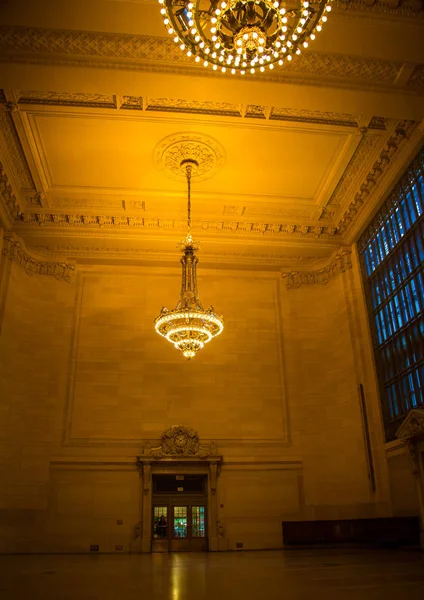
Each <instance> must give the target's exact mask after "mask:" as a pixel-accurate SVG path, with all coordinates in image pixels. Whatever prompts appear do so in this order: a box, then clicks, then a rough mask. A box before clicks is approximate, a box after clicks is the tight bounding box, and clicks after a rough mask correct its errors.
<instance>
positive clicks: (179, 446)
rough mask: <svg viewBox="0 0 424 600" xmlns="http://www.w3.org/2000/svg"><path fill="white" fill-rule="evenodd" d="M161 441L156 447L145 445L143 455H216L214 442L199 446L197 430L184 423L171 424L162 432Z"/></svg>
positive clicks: (156, 456) (158, 456) (157, 456)
mask: <svg viewBox="0 0 424 600" xmlns="http://www.w3.org/2000/svg"><path fill="white" fill-rule="evenodd" d="M161 442H162V443H161V445H160V446H158V447H156V448H151V447H150V446H146V447H145V448H144V456H146V455H150V456H152V457H153V458H156V459H158V458H164V457H167V456H172V457H177V456H188V457H193V456H196V457H198V458H207V457H209V456H216V455H217V448H216V444H215V442H212V443H211V444H210V446H209V447H206V446H201V445H200V442H199V434H198V433H197V431H194V429H189V428H188V427H185V426H184V425H173V426H172V427H169V428H168V429H166V430H165V431H164V432H163V434H162V438H161Z"/></svg>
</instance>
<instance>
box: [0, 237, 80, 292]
mask: <svg viewBox="0 0 424 600" xmlns="http://www.w3.org/2000/svg"><path fill="white" fill-rule="evenodd" d="M2 253H3V255H4V256H7V257H8V258H9V259H10V260H12V261H14V262H16V263H17V264H18V265H19V266H20V267H21V268H22V269H23V270H24V271H25V273H26V274H27V275H50V276H51V277H54V278H55V279H57V280H58V281H66V282H67V283H69V282H70V281H71V273H72V271H74V270H75V266H74V265H70V264H68V263H58V262H52V261H41V260H37V259H35V258H32V257H31V256H29V254H27V252H26V251H25V249H24V247H23V246H22V245H21V244H20V243H19V242H18V241H17V240H15V239H14V238H13V237H5V238H3V252H2Z"/></svg>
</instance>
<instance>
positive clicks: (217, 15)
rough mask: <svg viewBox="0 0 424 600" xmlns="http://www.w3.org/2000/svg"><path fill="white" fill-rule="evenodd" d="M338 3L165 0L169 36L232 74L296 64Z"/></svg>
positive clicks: (320, 0) (197, 57) (163, 8)
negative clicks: (286, 63)
mask: <svg viewBox="0 0 424 600" xmlns="http://www.w3.org/2000/svg"><path fill="white" fill-rule="evenodd" d="M331 2H332V0H310V1H308V0H281V1H279V0H223V1H221V0H159V4H160V5H161V14H162V16H163V22H164V24H165V27H166V29H167V30H168V33H169V34H170V35H172V36H173V37H174V42H175V43H176V44H179V46H180V48H181V50H182V51H184V52H186V54H187V56H193V57H194V60H195V61H196V62H202V63H203V66H204V67H208V66H209V65H210V66H212V68H213V69H214V70H215V71H216V70H217V69H218V68H219V69H220V70H221V71H222V72H223V73H225V72H226V71H228V72H229V73H231V74H232V75H235V74H236V73H240V74H241V75H244V74H245V73H246V72H248V73H251V74H254V73H256V72H257V71H260V72H263V71H265V69H266V68H269V69H273V68H274V66H275V64H278V65H280V66H281V65H283V64H284V62H285V61H291V60H292V58H293V55H295V54H300V53H301V50H302V48H307V47H308V43H309V40H314V39H315V35H316V33H317V32H319V31H321V29H322V26H323V25H324V23H325V22H326V21H327V13H329V12H330V11H331Z"/></svg>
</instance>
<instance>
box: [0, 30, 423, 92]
mask: <svg viewBox="0 0 424 600" xmlns="http://www.w3.org/2000/svg"><path fill="white" fill-rule="evenodd" d="M0 61H4V62H30V63H34V62H35V63H36V62H39V63H47V64H70V65H71V64H72V65H80V66H83V67H106V68H110V67H112V68H120V69H141V70H152V71H157V70H159V71H160V70H163V69H165V70H172V71H178V72H180V73H187V74H197V75H200V76H213V77H217V76H218V77H219V75H217V74H216V73H213V72H212V71H210V72H209V73H205V71H206V70H205V69H203V68H202V67H198V66H197V65H195V63H193V62H192V61H191V60H190V59H189V58H187V57H186V56H185V55H184V54H183V53H181V51H180V50H179V48H178V47H177V46H176V45H175V44H174V42H173V40H172V39H171V38H170V37H169V38H158V37H150V36H143V35H141V36H137V35H130V34H115V33H95V32H88V31H64V30H56V29H41V28H28V27H10V26H5V27H2V28H0ZM401 67H402V62H401V61H392V60H384V59H377V58H364V57H361V56H350V55H341V54H330V53H328V54H321V53H318V52H313V51H309V52H307V53H304V54H301V55H300V56H298V57H296V59H295V60H293V61H292V62H291V63H288V64H287V65H285V66H284V67H283V68H281V69H280V70H278V72H275V73H273V74H272V75H266V76H261V81H287V78H292V79H293V80H299V81H305V82H306V81H308V82H312V83H314V84H315V85H325V84H326V82H327V83H328V82H329V81H332V82H334V83H336V81H338V82H339V83H340V82H342V84H345V83H348V84H349V85H353V86H354V87H355V86H356V87H358V86H359V87H361V86H362V85H364V84H365V85H370V84H373V85H376V86H386V87H387V86H388V87H392V86H393V84H394V81H395V79H396V76H397V74H398V73H399V70H400V69H401ZM415 87H416V86H415ZM111 102H113V100H111Z"/></svg>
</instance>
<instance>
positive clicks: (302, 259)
mask: <svg viewBox="0 0 424 600" xmlns="http://www.w3.org/2000/svg"><path fill="white" fill-rule="evenodd" d="M27 247H28V250H29V251H32V252H35V253H36V254H40V255H44V256H46V257H51V256H55V257H58V256H65V257H71V258H72V259H78V258H79V257H84V259H87V258H91V257H95V258H99V257H102V258H103V257H104V258H106V257H110V258H114V259H116V258H121V259H131V258H136V259H137V260H140V259H143V258H145V259H148V260H149V262H151V261H152V260H154V259H155V260H159V261H170V260H172V261H173V262H175V260H176V259H178V258H179V257H180V256H181V253H180V252H176V251H175V250H169V251H167V252H165V251H163V250H156V249H153V248H137V247H135V248H134V247H130V246H129V247H124V246H89V245H77V243H76V244H75V245H73V244H57V245H55V244H53V245H52V246H46V244H32V245H30V246H27ZM246 260H248V261H249V264H258V265H279V266H281V265H282V264H293V265H296V266H300V265H304V264H308V265H314V264H317V263H319V264H320V263H322V262H323V261H322V258H321V257H317V256H293V255H292V254H263V253H260V252H256V253H255V252H220V253H219V254H216V253H213V252H212V253H211V252H209V253H208V254H207V255H206V256H202V257H201V261H202V264H208V263H215V262H216V263H220V262H223V263H225V264H239V263H240V264H244V263H246Z"/></svg>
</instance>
